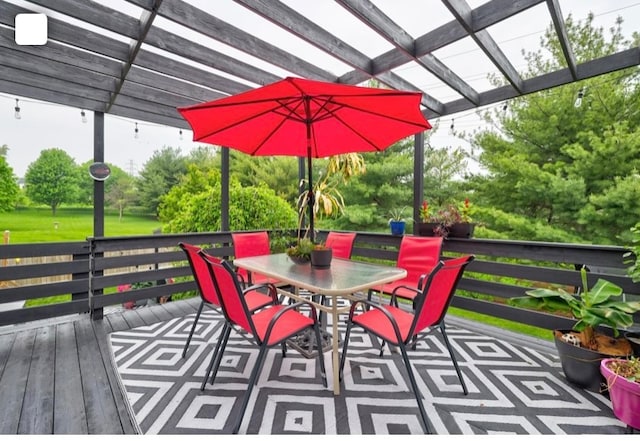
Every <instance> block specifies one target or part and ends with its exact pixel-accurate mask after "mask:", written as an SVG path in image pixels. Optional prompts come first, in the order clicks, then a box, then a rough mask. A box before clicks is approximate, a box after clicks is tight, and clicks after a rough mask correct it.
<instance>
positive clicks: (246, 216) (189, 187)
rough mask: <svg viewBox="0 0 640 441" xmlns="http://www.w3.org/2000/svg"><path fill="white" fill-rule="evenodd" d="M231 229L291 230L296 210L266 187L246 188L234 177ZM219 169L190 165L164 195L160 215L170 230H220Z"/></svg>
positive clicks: (165, 229)
mask: <svg viewBox="0 0 640 441" xmlns="http://www.w3.org/2000/svg"><path fill="white" fill-rule="evenodd" d="M229 193H230V194H229V227H230V229H231V230H257V229H291V228H294V227H295V225H296V212H295V210H294V209H293V208H292V207H291V206H290V205H289V204H288V203H287V202H286V201H285V200H283V199H282V198H280V197H278V196H277V195H276V194H275V192H274V191H273V190H272V189H270V188H267V187H266V186H264V185H262V186H258V187H244V186H242V185H240V183H239V182H238V181H237V180H235V179H233V178H232V179H231V182H230V188H229ZM220 195H221V182H220V172H219V171H218V170H214V169H211V168H209V169H207V170H201V169H199V168H197V167H196V166H195V165H191V166H189V169H188V173H187V174H186V175H184V176H183V177H182V178H181V181H180V183H179V184H178V185H176V186H174V187H173V188H172V189H171V190H170V191H169V192H168V193H167V195H165V196H163V197H162V198H161V203H160V206H159V217H160V220H161V222H162V223H163V230H164V231H167V232H171V233H178V232H200V231H219V230H220V228H221V197H220Z"/></svg>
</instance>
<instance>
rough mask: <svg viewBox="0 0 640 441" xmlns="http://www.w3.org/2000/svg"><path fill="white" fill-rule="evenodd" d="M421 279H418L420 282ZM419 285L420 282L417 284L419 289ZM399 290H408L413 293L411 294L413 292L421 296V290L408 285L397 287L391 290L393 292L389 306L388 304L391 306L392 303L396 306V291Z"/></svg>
mask: <svg viewBox="0 0 640 441" xmlns="http://www.w3.org/2000/svg"><path fill="white" fill-rule="evenodd" d="M422 277H423V276H422ZM422 277H420V280H422ZM420 283H421V282H418V287H420ZM401 288H402V289H406V290H409V291H413V292H415V293H416V294H417V295H420V294H422V289H418V288H414V287H412V286H409V285H399V286H396V287H395V288H394V289H393V291H392V292H391V300H390V301H389V304H390V305H392V304H393V302H394V301H395V302H396V304H397V299H396V291H398V290H399V289H401Z"/></svg>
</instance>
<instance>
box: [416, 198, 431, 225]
mask: <svg viewBox="0 0 640 441" xmlns="http://www.w3.org/2000/svg"><path fill="white" fill-rule="evenodd" d="M429 208H430V207H429V203H428V202H427V201H422V205H421V206H420V211H419V213H418V214H419V215H420V220H421V221H422V222H429V221H430V220H431V214H430V213H429Z"/></svg>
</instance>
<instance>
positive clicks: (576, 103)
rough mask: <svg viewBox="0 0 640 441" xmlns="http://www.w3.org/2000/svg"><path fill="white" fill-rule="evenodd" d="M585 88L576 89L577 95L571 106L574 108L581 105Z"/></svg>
mask: <svg viewBox="0 0 640 441" xmlns="http://www.w3.org/2000/svg"><path fill="white" fill-rule="evenodd" d="M585 90H586V87H583V88H582V89H580V90H579V91H578V97H577V98H576V101H575V103H573V107H575V108H576V109H577V108H578V107H580V106H581V105H582V98H583V97H584V92H585Z"/></svg>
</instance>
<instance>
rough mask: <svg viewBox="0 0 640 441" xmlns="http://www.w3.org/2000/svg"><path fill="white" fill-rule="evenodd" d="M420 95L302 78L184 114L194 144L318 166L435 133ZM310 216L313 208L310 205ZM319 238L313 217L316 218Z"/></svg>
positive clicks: (199, 106)
mask: <svg viewBox="0 0 640 441" xmlns="http://www.w3.org/2000/svg"><path fill="white" fill-rule="evenodd" d="M421 95H422V94H421V93H420V92H405V91H397V90H387V89H376V88H370V87H358V86H350V85H345V84H336V83H326V82H321V81H314V80H306V79H301V78H285V79H283V80H281V81H277V82H275V83H272V84H269V85H266V86H263V87H259V88H257V89H253V90H250V91H247V92H243V93H240V94H238V95H233V96H229V97H225V98H220V99H217V100H214V101H210V102H206V103H202V104H196V105H194V106H189V107H182V108H178V111H179V112H180V114H181V115H182V116H183V117H184V119H186V120H187V122H188V123H189V125H191V128H192V129H193V140H194V141H200V142H206V143H209V144H216V145H220V146H224V147H230V148H234V149H236V150H239V151H241V152H244V153H247V154H249V155H256V156H258V155H259V156H298V157H305V158H307V167H308V178H309V191H308V194H309V197H312V194H313V185H312V179H311V178H312V176H311V159H312V158H323V157H327V156H333V155H339V154H343V153H357V152H371V151H380V150H384V149H385V148H387V147H388V146H390V145H391V144H393V143H394V142H396V141H398V140H400V139H402V138H405V137H407V136H410V135H413V134H415V133H418V132H421V131H424V130H427V129H430V128H431V125H430V124H429V122H428V121H427V120H426V119H425V118H424V116H423V115H422V112H420V99H421ZM308 205H309V207H310V210H312V209H313V201H312V200H311V201H309V204H308ZM309 226H310V230H311V232H312V233H311V234H312V238H313V213H311V214H310V216H309Z"/></svg>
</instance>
